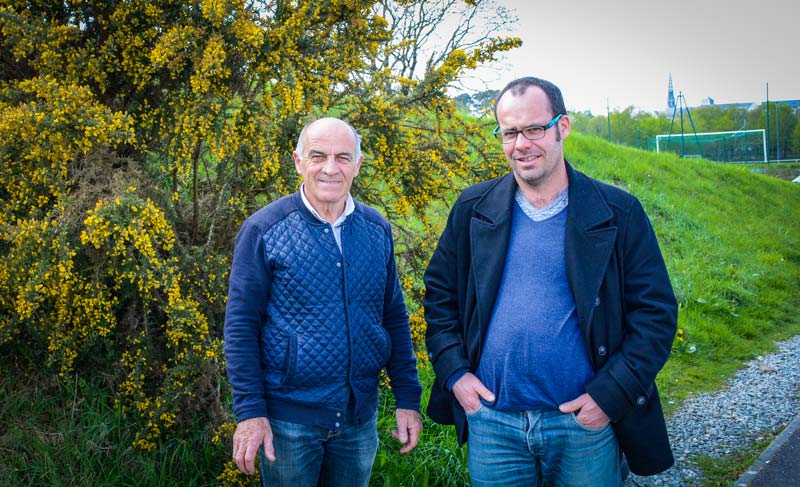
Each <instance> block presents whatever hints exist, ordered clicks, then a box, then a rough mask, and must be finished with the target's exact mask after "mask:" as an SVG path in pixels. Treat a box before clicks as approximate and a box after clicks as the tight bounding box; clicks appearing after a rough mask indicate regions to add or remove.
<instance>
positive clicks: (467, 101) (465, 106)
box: [453, 93, 473, 113]
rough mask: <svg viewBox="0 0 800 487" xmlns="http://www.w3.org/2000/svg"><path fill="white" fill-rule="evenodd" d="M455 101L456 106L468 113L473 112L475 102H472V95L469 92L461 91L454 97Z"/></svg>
mask: <svg viewBox="0 0 800 487" xmlns="http://www.w3.org/2000/svg"><path fill="white" fill-rule="evenodd" d="M453 103H455V105H456V107H457V108H458V109H459V110H461V111H463V112H466V113H472V110H473V104H472V96H470V94H469V93H461V94H459V95H458V96H456V97H455V98H453Z"/></svg>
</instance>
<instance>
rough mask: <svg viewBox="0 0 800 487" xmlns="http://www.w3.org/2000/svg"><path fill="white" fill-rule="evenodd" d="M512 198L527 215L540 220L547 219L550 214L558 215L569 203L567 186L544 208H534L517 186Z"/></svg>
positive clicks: (536, 220)
mask: <svg viewBox="0 0 800 487" xmlns="http://www.w3.org/2000/svg"><path fill="white" fill-rule="evenodd" d="M514 199H515V200H516V201H517V204H518V205H519V207H520V208H521V209H522V211H523V212H524V213H525V214H526V215H528V217H529V218H530V219H531V220H533V221H535V222H540V221H543V220H547V219H548V218H550V217H552V216H555V215H558V214H559V213H561V211H562V210H563V209H564V208H566V207H567V205H568V204H569V188H565V189H564V191H562V192H561V193H559V194H558V196H556V199H554V200H553V201H551V202H550V203H549V204H548V205H547V206H545V207H544V208H536V207H535V206H533V205H532V204H531V202H530V201H528V198H526V197H525V195H524V194H522V190H521V189H519V188H517V192H516V193H515V194H514Z"/></svg>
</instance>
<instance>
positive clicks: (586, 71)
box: [479, 0, 800, 114]
mask: <svg viewBox="0 0 800 487" xmlns="http://www.w3.org/2000/svg"><path fill="white" fill-rule="evenodd" d="M497 1H498V3H500V4H502V5H505V6H507V7H510V8H513V9H515V10H516V13H517V15H518V17H519V23H518V24H517V26H516V31H515V32H514V35H516V36H518V37H520V38H522V40H523V46H522V47H521V48H519V49H516V50H514V51H512V52H510V53H508V55H507V60H506V62H504V63H501V64H499V65H498V66H497V67H499V68H500V69H499V70H497V69H496V70H495V71H494V72H491V73H489V72H481V73H480V74H479V77H480V78H481V80H482V81H483V82H484V83H486V86H487V87H488V88H490V89H500V88H502V87H503V85H505V83H506V82H508V81H510V80H512V79H514V78H517V77H520V76H529V75H530V76H537V77H540V78H545V79H548V80H550V81H552V82H554V83H555V84H556V85H558V86H559V87H560V88H561V91H562V93H563V95H564V100H565V102H566V104H567V108H568V109H570V110H591V111H592V112H593V113H594V114H604V113H605V112H606V103H608V105H609V106H610V108H611V110H612V111H613V110H615V109H624V108H625V107H627V106H629V105H634V106H636V107H638V108H640V109H643V110H647V111H653V110H663V109H665V108H666V100H667V83H668V77H669V74H670V73H672V83H673V88H674V91H675V97H676V101H677V97H678V92H679V91H680V92H682V93H683V96H684V97H685V101H686V104H687V105H688V106H690V107H694V106H697V105H700V103H701V100H702V99H703V98H706V97H711V98H713V99H714V101H715V102H716V103H737V102H759V101H763V100H764V99H765V97H766V84H767V83H769V99H770V101H774V100H790V99H800V0H671V1H670V0H663V1H662V0H608V1H603V0H595V1H592V0H572V1H561V2H557V1H547V0H545V1H542V0H527V1H525V0H497ZM498 72H499V73H500V74H498Z"/></svg>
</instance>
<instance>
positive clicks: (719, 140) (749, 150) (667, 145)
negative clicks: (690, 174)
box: [655, 129, 767, 162]
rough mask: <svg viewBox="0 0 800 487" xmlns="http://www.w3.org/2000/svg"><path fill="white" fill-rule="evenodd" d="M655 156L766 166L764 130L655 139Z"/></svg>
mask: <svg viewBox="0 0 800 487" xmlns="http://www.w3.org/2000/svg"><path fill="white" fill-rule="evenodd" d="M655 146H656V152H671V153H674V154H678V155H679V156H682V157H702V158H704V159H710V160H712V161H720V162H766V160H767V137H766V135H765V131H764V129H757V130H737V131H731V132H699V133H697V134H695V133H684V134H669V135H666V134H665V135H656V138H655Z"/></svg>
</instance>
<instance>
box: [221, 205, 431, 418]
mask: <svg viewBox="0 0 800 487" xmlns="http://www.w3.org/2000/svg"><path fill="white" fill-rule="evenodd" d="M224 335H225V357H226V360H227V371H228V378H229V380H230V383H231V385H232V387H233V410H234V413H235V414H236V416H237V418H238V420H239V421H244V420H246V419H249V418H253V417H261V416H266V417H269V418H273V419H279V420H284V421H292V422H295V423H301V424H311V425H319V426H324V427H327V428H332V429H335V428H337V427H339V426H340V425H341V423H342V420H343V419H344V418H345V417H346V416H348V417H349V418H350V419H351V420H352V421H353V422H355V423H356V424H360V423H362V422H364V421H367V420H369V419H371V418H372V416H373V415H374V414H375V411H376V409H377V405H378V375H379V373H380V371H381V369H383V368H384V367H386V369H387V373H388V376H389V379H390V383H391V386H392V390H393V392H394V395H395V398H396V402H397V407H398V408H404V409H414V410H418V409H419V401H420V395H421V387H420V385H419V381H418V380H417V370H416V359H415V356H414V351H413V347H412V343H411V334H410V330H409V325H408V317H407V314H406V308H405V304H404V303H403V296H402V293H401V290H400V283H399V280H398V276H397V268H396V267H395V261H394V248H393V242H392V236H391V227H390V226H389V224H388V223H387V222H386V220H384V219H383V217H382V216H380V214H379V213H378V212H376V211H375V210H373V209H372V208H369V207H368V206H365V205H363V204H361V203H358V202H356V206H355V211H354V212H353V213H352V214H350V215H349V216H348V217H347V219H346V220H345V222H344V223H343V225H342V251H341V252H340V251H339V247H338V246H337V245H336V241H335V239H334V235H333V229H332V228H331V225H330V224H328V223H323V222H321V221H319V220H318V219H317V218H315V217H314V216H313V215H312V214H311V212H310V211H308V209H307V208H306V207H305V205H304V204H303V201H302V198H301V196H300V193H299V192H297V193H294V194H291V195H288V196H284V197H283V198H281V199H279V200H277V201H275V202H273V203H271V204H269V205H267V206H265V207H264V208H262V209H261V210H259V211H258V212H256V213H254V214H253V215H252V216H250V218H248V219H247V220H245V222H244V224H243V225H242V228H241V230H240V231H239V235H238V237H237V239H236V246H235V250H234V257H233V265H232V269H231V275H230V284H229V292H228V302H227V309H226V314H225V333H224Z"/></svg>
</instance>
